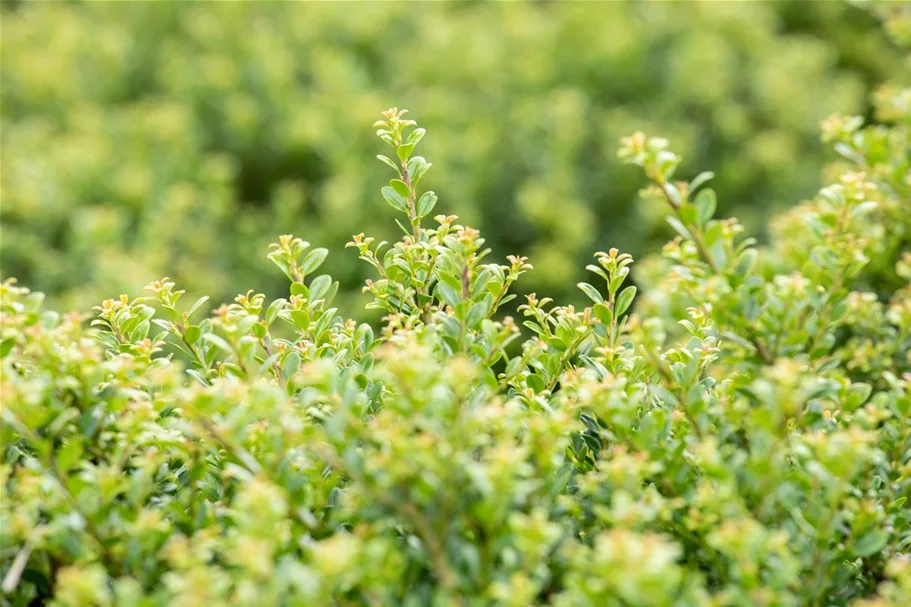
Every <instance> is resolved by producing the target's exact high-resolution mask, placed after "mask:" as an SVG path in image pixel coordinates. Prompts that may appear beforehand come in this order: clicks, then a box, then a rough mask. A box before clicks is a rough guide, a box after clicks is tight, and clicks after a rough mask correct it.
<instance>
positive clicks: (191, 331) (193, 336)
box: [183, 325, 202, 344]
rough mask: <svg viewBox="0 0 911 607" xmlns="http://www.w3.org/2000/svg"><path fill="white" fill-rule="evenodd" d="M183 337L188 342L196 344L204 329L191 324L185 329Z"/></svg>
mask: <svg viewBox="0 0 911 607" xmlns="http://www.w3.org/2000/svg"><path fill="white" fill-rule="evenodd" d="M183 337H184V339H186V340H187V342H188V343H191V344H195V343H196V342H198V341H199V338H200V337H202V329H200V328H199V327H198V326H196V325H190V326H188V327H187V328H186V329H184V332H183Z"/></svg>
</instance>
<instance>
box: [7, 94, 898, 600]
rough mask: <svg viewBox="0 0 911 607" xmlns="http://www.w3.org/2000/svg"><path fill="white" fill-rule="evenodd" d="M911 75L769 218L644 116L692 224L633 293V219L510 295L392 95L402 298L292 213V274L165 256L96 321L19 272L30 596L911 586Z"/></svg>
mask: <svg viewBox="0 0 911 607" xmlns="http://www.w3.org/2000/svg"><path fill="white" fill-rule="evenodd" d="M909 94H911V91H909V90H907V89H906V90H899V89H894V88H893V89H886V90H884V92H883V93H882V94H880V95H879V96H878V101H879V103H880V105H881V107H880V115H881V117H882V118H883V119H884V120H887V119H888V120H891V121H892V122H893V124H892V125H880V126H870V127H862V125H861V120H860V119H858V118H855V117H840V116H833V117H832V118H830V119H829V120H827V121H826V123H825V125H824V135H825V138H826V139H827V140H830V141H832V142H834V144H835V148H836V150H837V151H838V152H840V154H841V155H842V156H843V157H844V159H845V165H844V166H843V167H842V169H841V170H839V171H836V172H837V177H835V178H834V180H833V182H832V183H831V185H829V186H827V187H825V188H823V189H822V190H821V191H820V192H819V194H818V195H817V196H816V197H815V198H813V199H812V200H810V201H808V202H805V203H803V204H801V205H799V206H796V207H794V208H793V209H791V210H789V211H788V212H786V213H784V214H783V215H781V216H779V217H777V218H776V219H775V221H774V222H773V224H772V225H773V229H772V233H773V235H774V237H773V241H772V243H771V244H770V245H769V246H768V247H757V246H756V245H755V244H754V241H753V240H752V239H750V238H743V237H742V236H741V232H742V228H741V227H740V225H739V224H738V223H737V221H736V220H734V219H718V218H716V217H715V211H716V199H715V194H714V192H713V190H711V189H710V188H709V187H707V182H708V181H709V179H710V178H711V174H709V173H702V174H700V175H698V176H696V177H695V178H694V179H692V180H690V181H676V180H675V179H674V173H675V170H676V168H677V165H678V163H679V162H680V158H679V157H678V156H677V155H676V154H675V153H673V152H672V151H670V148H669V144H668V142H667V141H666V140H663V139H659V138H653V137H647V136H645V135H643V134H641V133H636V134H634V135H632V136H631V137H628V138H626V139H625V140H624V142H623V145H622V147H621V151H620V156H621V157H622V158H624V159H626V160H627V161H629V162H633V163H635V164H638V165H640V166H642V167H643V169H644V171H645V173H646V175H647V176H648V178H649V179H650V181H651V184H652V185H651V186H649V187H648V188H647V189H646V190H645V191H644V197H645V198H648V199H656V200H661V201H663V204H664V205H665V206H666V208H667V209H668V221H669V223H670V224H671V226H672V227H673V228H674V229H675V230H676V231H677V232H678V234H679V235H678V236H677V237H676V238H675V240H674V241H673V242H671V243H669V244H668V245H667V246H666V247H665V249H664V255H663V259H664V262H660V261H650V262H649V263H647V264H645V266H646V268H647V270H648V268H650V270H649V271H643V281H642V282H643V284H649V289H648V292H647V293H646V294H645V295H644V297H642V298H641V300H642V301H641V302H640V305H639V308H638V310H637V312H636V313H635V314H631V312H630V307H631V305H632V304H633V302H634V299H635V298H636V287H633V286H629V285H628V279H629V274H630V269H631V267H633V259H632V258H631V257H630V256H629V255H627V254H624V253H620V252H618V251H617V250H616V249H610V250H609V251H607V252H603V253H597V254H596V255H595V258H594V261H593V263H591V264H590V265H589V266H588V268H587V269H588V270H589V272H590V274H591V277H592V280H591V282H586V283H580V284H579V288H580V290H581V292H582V293H583V294H584V295H585V296H586V297H587V298H589V299H590V300H591V302H590V303H589V305H588V306H587V307H584V308H574V307H572V306H560V305H556V304H554V302H552V301H551V300H550V299H549V298H544V297H540V298H539V297H536V296H534V295H530V296H528V297H527V298H526V299H525V301H524V302H523V303H522V305H521V306H520V307H519V308H518V309H519V312H520V314H521V318H520V319H519V320H515V319H513V318H511V317H502V315H499V314H498V313H497V312H498V310H499V309H500V308H501V307H502V306H503V305H504V304H506V303H507V302H508V301H509V300H510V298H512V297H513V295H512V294H511V291H513V289H514V285H515V283H516V281H517V280H521V278H522V275H523V274H524V273H525V272H527V271H528V270H529V269H531V266H530V264H529V263H528V261H527V260H526V259H525V258H524V257H510V258H508V259H507V260H506V263H498V262H496V261H491V260H490V258H489V255H488V249H486V248H485V243H484V240H483V238H482V237H481V235H480V233H479V232H478V231H477V230H474V229H472V228H470V227H467V226H464V225H462V224H460V223H459V222H458V219H457V218H456V217H454V216H451V215H445V214H435V213H438V209H437V196H436V195H435V194H434V193H433V192H431V191H429V190H427V189H426V188H425V187H423V184H424V180H425V179H426V175H427V171H428V170H429V169H430V167H431V165H430V163H429V162H428V161H427V160H426V159H424V158H423V157H422V156H420V155H418V154H417V150H418V149H419V146H420V144H421V143H422V138H423V137H424V134H425V131H424V130H423V129H421V128H417V126H416V124H415V123H414V121H412V120H409V119H408V117H407V116H406V112H404V111H398V110H396V109H392V110H389V111H388V112H385V113H384V114H383V119H382V120H381V121H379V122H378V123H377V124H376V132H377V135H378V136H379V138H380V139H381V140H382V141H383V142H385V143H386V144H388V147H389V152H388V155H381V156H379V159H380V160H381V161H382V162H383V163H384V164H386V165H388V167H389V170H390V171H391V174H392V177H393V178H392V179H391V180H390V181H389V184H388V185H387V186H385V187H383V188H382V191H381V199H382V200H384V201H385V203H387V204H388V205H389V207H391V208H392V209H393V210H394V212H395V214H396V216H397V217H398V224H399V227H400V229H401V231H402V233H403V235H402V236H401V238H400V239H399V240H397V241H396V242H394V243H391V244H390V243H387V242H377V241H375V240H374V239H373V238H371V237H370V236H366V235H364V234H359V235H357V236H355V237H354V239H353V240H352V242H350V243H349V245H350V246H351V247H352V248H353V249H355V250H356V252H357V254H358V256H359V257H360V259H361V260H363V262H365V263H366V264H367V266H368V267H371V268H372V271H373V272H374V273H375V276H374V277H373V278H372V279H371V280H369V281H368V282H367V283H366V287H365V291H366V292H367V293H368V295H369V296H370V299H371V303H370V307H372V308H377V309H379V310H381V311H382V313H383V314H384V315H385V317H384V320H383V324H382V327H381V328H380V329H379V330H378V331H375V330H374V329H373V328H371V326H370V325H368V324H359V323H358V322H357V321H356V320H349V319H343V318H341V316H340V315H339V313H338V312H337V310H336V308H334V307H333V298H334V297H335V295H336V292H337V289H338V283H337V282H335V281H333V279H332V278H330V277H329V276H328V275H326V274H320V273H319V270H320V267H321V265H322V264H323V262H324V261H325V260H326V257H327V251H326V249H322V248H317V247H313V246H311V245H310V244H309V243H307V242H305V241H303V240H301V239H299V238H295V237H293V236H282V237H281V238H280V239H279V241H278V242H277V243H275V244H273V245H272V247H271V250H270V252H269V254H268V257H269V259H270V260H271V261H272V262H273V263H274V264H275V265H276V266H278V268H280V270H281V271H282V272H283V273H284V274H285V276H286V277H287V279H288V280H289V281H290V283H291V284H290V291H289V294H288V296H287V297H285V298H280V299H276V300H274V301H267V300H266V298H265V297H264V296H263V295H262V294H259V293H255V292H253V291H248V292H246V293H244V294H242V295H239V296H238V297H237V298H236V299H235V300H234V302H233V303H231V304H230V305H222V306H220V307H218V308H217V309H215V310H214V312H212V314H211V315H208V316H207V315H206V310H208V309H209V308H210V307H211V306H208V305H207V301H206V299H205V298H202V299H199V300H197V301H195V302H193V303H189V302H187V301H185V300H184V298H182V294H183V293H184V292H183V291H182V290H180V289H179V288H178V286H177V285H176V284H175V283H174V282H173V281H171V280H169V279H162V280H160V281H156V282H154V283H152V284H151V285H149V287H148V288H147V289H146V291H147V294H146V295H144V296H142V297H137V298H131V297H129V296H125V295H124V296H121V297H120V298H118V299H110V300H107V301H105V302H104V303H103V304H102V305H101V306H99V307H97V308H96V309H95V314H94V320H93V321H92V323H91V325H92V327H91V328H86V326H85V324H84V320H85V319H84V317H83V316H80V315H78V314H69V315H63V316H61V315H59V314H57V313H55V312H52V311H48V310H46V309H44V307H43V306H42V296H41V295H40V294H37V293H30V292H29V290H28V289H25V288H21V287H19V286H17V285H16V283H15V282H14V281H12V280H8V281H7V282H5V283H3V286H2V307H0V310H2V320H3V322H2V334H0V337H2V341H0V344H2V352H0V354H2V392H3V404H4V407H3V409H2V439H3V454H4V460H3V465H2V486H3V501H2V531H0V533H2V536H0V537H2V540H3V541H2V543H3V550H2V554H0V563H2V574H3V580H2V590H3V592H4V596H5V598H4V599H3V601H4V604H8V605H16V606H24V605H27V604H32V603H35V602H46V601H50V604H53V605H57V606H60V607H63V606H67V607H75V606H82V605H99V606H100V605H117V606H146V605H148V606H152V605H181V606H200V607H202V606H206V607H210V606H216V605H266V604H269V605H328V604H334V605H399V604H400V605H415V606H417V605H453V606H455V605H514V606H517V607H523V606H527V605H555V606H557V605H559V606H569V605H573V606H575V605H592V606H595V605H597V606H603V605H618V606H620V605H847V604H855V605H895V606H898V605H907V604H909V601H911V560H909V558H908V552H909V547H911V511H909V508H908V507H907V505H906V500H907V499H908V497H909V496H911V424H909V414H911V394H909V384H911V280H909V279H911V252H909V247H908V242H909V233H911V206H909V205H911V167H909V162H911V161H909V157H911V154H909V153H908V152H909V114H908V107H909V104H908V103H907V100H908V96H909ZM431 218H432V219H431ZM662 264H663V265H662Z"/></svg>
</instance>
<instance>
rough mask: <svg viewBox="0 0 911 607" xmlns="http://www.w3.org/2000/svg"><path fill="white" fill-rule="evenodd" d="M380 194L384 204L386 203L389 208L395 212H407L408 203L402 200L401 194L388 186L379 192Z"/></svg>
mask: <svg viewBox="0 0 911 607" xmlns="http://www.w3.org/2000/svg"><path fill="white" fill-rule="evenodd" d="M380 192H382V194H383V198H385V199H386V202H388V203H389V206H391V207H392V208H393V209H395V210H396V211H401V212H402V213H407V212H408V202H407V201H406V200H405V199H404V198H402V195H401V194H399V193H398V192H396V191H395V190H393V189H392V188H391V187H389V186H388V185H387V186H386V187H384V188H383V189H382V190H380Z"/></svg>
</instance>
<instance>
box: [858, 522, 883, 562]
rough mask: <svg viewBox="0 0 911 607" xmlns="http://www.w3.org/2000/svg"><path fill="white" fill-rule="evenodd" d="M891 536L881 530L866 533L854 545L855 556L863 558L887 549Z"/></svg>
mask: <svg viewBox="0 0 911 607" xmlns="http://www.w3.org/2000/svg"><path fill="white" fill-rule="evenodd" d="M888 542H889V536H888V535H886V533H884V532H883V531H880V530H879V529H874V530H873V531H870V532H869V533H866V534H865V535H864V536H863V537H861V538H860V539H858V540H857V541H856V542H855V543H854V554H855V555H857V556H859V557H861V558H863V557H868V556H872V555H874V554H876V553H877V552H879V551H880V550H882V549H883V548H885V547H886V544H887V543H888Z"/></svg>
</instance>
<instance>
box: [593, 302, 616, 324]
mask: <svg viewBox="0 0 911 607" xmlns="http://www.w3.org/2000/svg"><path fill="white" fill-rule="evenodd" d="M594 312H595V317H596V318H597V319H598V320H600V321H601V323H602V324H604V325H605V326H610V324H611V322H612V321H613V320H614V314H613V312H611V310H610V308H609V307H607V306H606V305H604V304H603V303H599V304H595V307H594Z"/></svg>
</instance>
